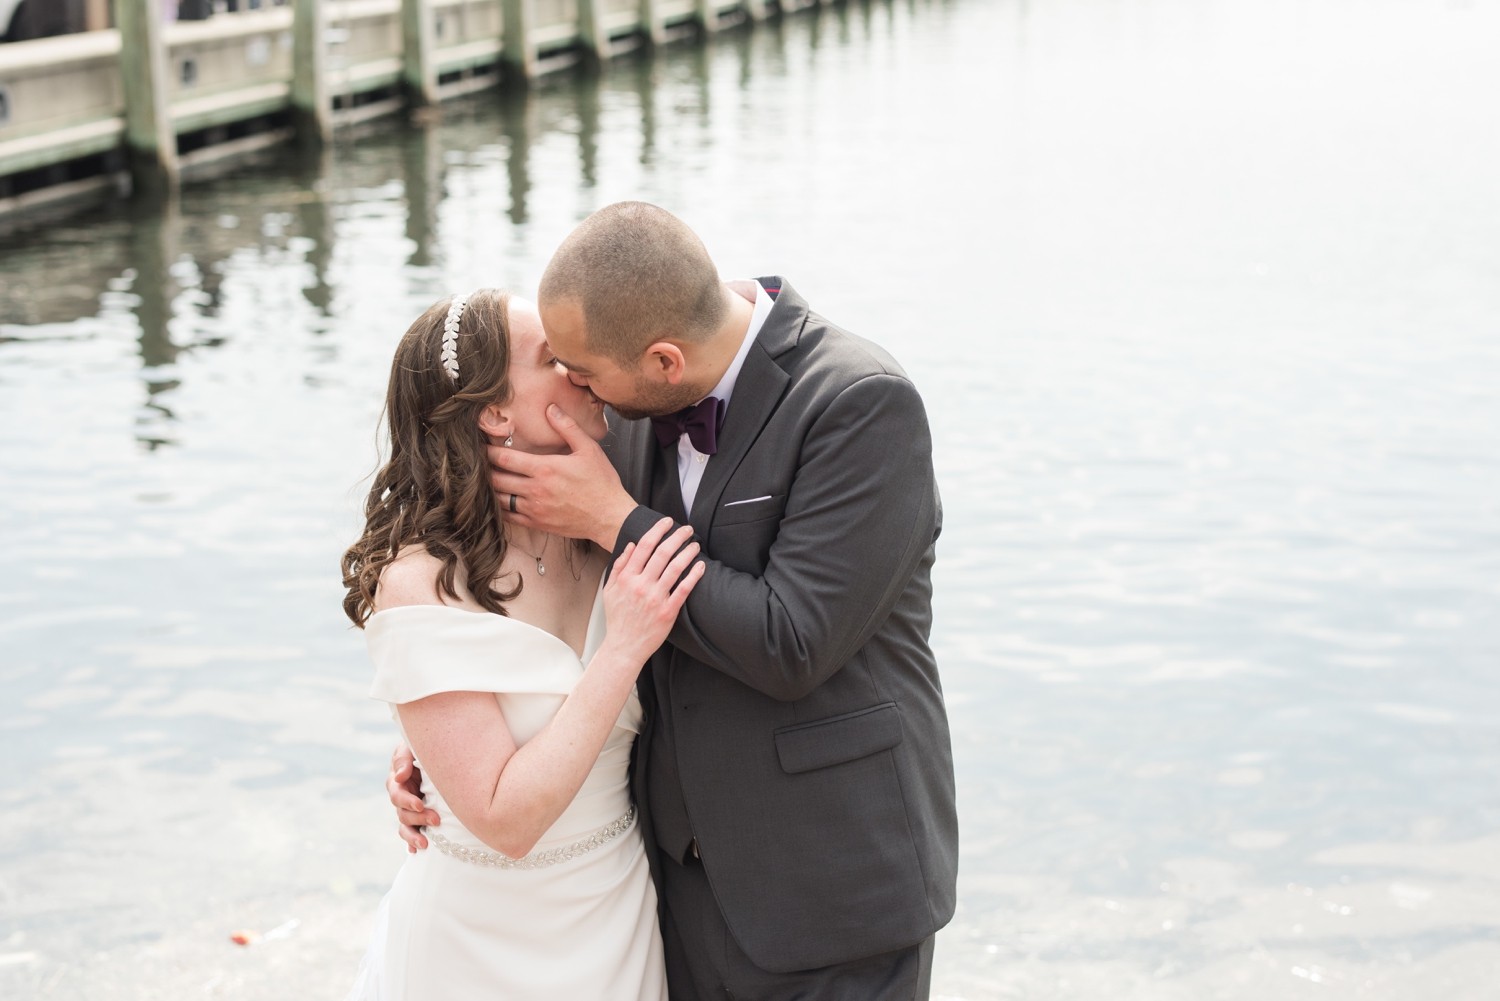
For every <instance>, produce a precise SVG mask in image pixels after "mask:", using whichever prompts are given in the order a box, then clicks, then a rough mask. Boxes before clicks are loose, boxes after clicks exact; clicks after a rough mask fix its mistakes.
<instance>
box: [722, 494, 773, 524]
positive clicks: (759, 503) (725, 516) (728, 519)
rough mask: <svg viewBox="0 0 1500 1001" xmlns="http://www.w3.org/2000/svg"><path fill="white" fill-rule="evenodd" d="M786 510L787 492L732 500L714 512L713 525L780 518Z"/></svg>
mask: <svg viewBox="0 0 1500 1001" xmlns="http://www.w3.org/2000/svg"><path fill="white" fill-rule="evenodd" d="M785 510H786V494H773V495H771V496H768V497H759V496H757V497H752V498H749V499H747V500H746V501H738V502H737V501H730V502H729V503H727V504H721V505H720V506H719V509H718V510H717V511H715V512H714V517H713V523H712V527H713V528H725V527H727V526H729V525H743V524H745V523H747V522H752V521H765V520H767V519H769V518H780V517H781V515H782V512H784V511H785Z"/></svg>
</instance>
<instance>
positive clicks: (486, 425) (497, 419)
mask: <svg viewBox="0 0 1500 1001" xmlns="http://www.w3.org/2000/svg"><path fill="white" fill-rule="evenodd" d="M515 429H516V428H515V425H514V424H512V423H511V420H510V414H508V413H507V412H506V411H505V408H503V407H501V406H500V405H499V404H498V403H491V404H490V405H489V406H487V407H485V408H484V409H483V410H481V411H479V430H481V431H483V432H484V433H485V434H487V435H489V436H490V437H491V438H496V439H504V438H508V437H510V435H511V433H512V432H514V431H515Z"/></svg>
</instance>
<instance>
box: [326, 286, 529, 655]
mask: <svg viewBox="0 0 1500 1001" xmlns="http://www.w3.org/2000/svg"><path fill="white" fill-rule="evenodd" d="M509 301H510V294H509V293H507V292H504V291H501V290H499V289H481V290H480V291H478V292H475V293H474V294H473V295H471V296H469V300H468V305H467V306H465V308H464V312H463V317H462V318H461V320H460V323H459V329H458V342H457V343H458V371H459V376H458V381H457V383H455V382H454V381H453V380H452V379H450V378H449V377H448V373H447V371H446V370H445V369H444V368H443V364H442V360H441V357H440V355H441V352H442V349H443V324H444V321H446V320H447V318H448V308H449V306H450V305H451V304H452V302H453V300H452V299H444V300H443V301H441V302H438V303H434V304H433V305H432V306H431V307H430V308H429V309H428V310H427V312H425V313H423V314H422V315H421V316H419V317H418V318H417V321H416V322H415V323H413V324H412V325H411V327H410V328H409V329H408V330H407V331H406V335H405V336H404V337H402V338H401V343H400V344H399V345H397V346H396V357H395V359H394V360H393V361H392V362H391V381H390V385H389V387H388V388H387V389H386V394H385V419H386V423H387V430H388V432H389V437H390V448H391V457H390V459H389V461H387V462H386V463H385V465H384V466H382V467H381V469H380V471H379V472H378V473H376V474H375V482H374V484H373V485H372V486H371V487H370V494H369V496H368V497H367V498H366V499H365V530H364V534H363V535H361V536H360V538H359V541H358V542H356V543H355V544H354V545H352V546H350V547H349V549H348V551H346V552H345V553H344V560H343V567H344V586H345V587H346V588H348V589H349V591H348V594H346V595H345V596H344V614H345V615H348V616H349V618H350V620H351V621H352V622H353V623H354V624H355V625H356V626H360V627H361V628H363V626H364V624H365V622H366V621H367V620H368V619H369V617H370V615H371V613H372V612H373V610H374V609H373V607H372V606H373V604H374V600H375V588H376V586H377V585H378V584H379V583H380V573H381V571H382V570H384V569H385V568H386V567H387V566H388V565H389V564H390V563H391V562H392V561H393V560H395V558H396V557H397V556H398V555H399V554H400V552H401V550H402V548H403V547H405V546H414V545H420V546H422V547H423V548H424V549H426V550H427V552H428V553H430V554H431V555H432V556H434V557H436V558H437V559H439V560H441V561H442V564H443V568H442V571H441V572H440V573H439V574H438V579H437V583H436V588H437V589H438V592H439V597H441V596H442V595H443V594H446V595H448V596H449V597H451V598H452V599H453V600H455V601H457V600H458V589H457V586H456V583H455V580H456V577H457V574H458V570H459V567H460V565H462V567H463V570H464V576H465V578H466V581H465V583H466V586H467V587H468V589H469V592H470V593H471V594H473V596H474V600H475V601H477V602H479V604H481V605H483V606H484V607H485V608H486V609H487V610H489V611H491V612H495V613H496V614H498V615H505V614H506V611H505V608H504V606H503V604H502V602H506V601H509V600H511V599H512V598H514V597H515V596H516V595H518V594H520V593H521V579H520V575H519V574H517V575H516V585H515V587H513V588H512V589H511V590H509V591H499V590H496V589H495V587H494V582H495V580H496V578H497V577H498V576H499V573H500V565H501V563H502V562H503V561H504V560H505V549H506V540H505V532H504V531H502V529H501V526H500V517H499V512H498V510H497V508H496V502H495V494H494V491H493V490H492V489H491V488H490V476H489V469H490V467H489V463H488V461H487V460H486V458H485V446H487V445H488V444H489V439H488V438H487V437H486V435H485V434H484V432H483V431H481V430H480V429H479V415H480V413H481V412H482V411H483V410H484V408H485V407H487V406H489V405H490V404H492V403H504V402H506V401H507V400H509V399H510V396H511V385H510V322H509V317H508V314H507V306H508V305H509Z"/></svg>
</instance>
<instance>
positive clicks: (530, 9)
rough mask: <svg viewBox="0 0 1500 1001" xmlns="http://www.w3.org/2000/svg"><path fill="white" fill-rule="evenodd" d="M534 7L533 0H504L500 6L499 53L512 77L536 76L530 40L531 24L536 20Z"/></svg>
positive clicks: (534, 48) (533, 46)
mask: <svg viewBox="0 0 1500 1001" xmlns="http://www.w3.org/2000/svg"><path fill="white" fill-rule="evenodd" d="M534 7H535V4H534V3H533V0H505V4H504V6H503V8H502V11H503V12H502V14H501V18H502V20H503V22H504V29H503V30H504V38H503V40H502V50H501V55H502V57H503V59H504V61H505V69H506V72H507V73H508V74H509V75H510V76H511V78H512V79H518V80H530V79H531V78H532V77H534V76H536V46H535V45H533V44H532V42H531V26H532V24H533V23H534V22H535V20H536V16H535V11H534Z"/></svg>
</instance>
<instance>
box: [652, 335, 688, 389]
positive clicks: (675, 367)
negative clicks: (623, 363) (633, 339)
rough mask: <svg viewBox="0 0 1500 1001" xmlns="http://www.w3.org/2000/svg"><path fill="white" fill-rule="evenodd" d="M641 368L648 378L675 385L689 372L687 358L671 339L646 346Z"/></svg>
mask: <svg viewBox="0 0 1500 1001" xmlns="http://www.w3.org/2000/svg"><path fill="white" fill-rule="evenodd" d="M641 369H642V374H644V375H645V376H646V378H648V379H652V380H656V381H660V382H666V383H670V384H671V385H673V386H675V385H677V384H678V383H680V382H681V381H682V379H683V376H685V375H686V374H687V358H686V357H685V356H684V355H683V353H682V348H680V347H678V346H677V345H676V344H673V343H672V342H671V341H657V342H656V343H655V344H652V345H651V346H650V347H648V348H646V356H645V358H644V359H642V362H641Z"/></svg>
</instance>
